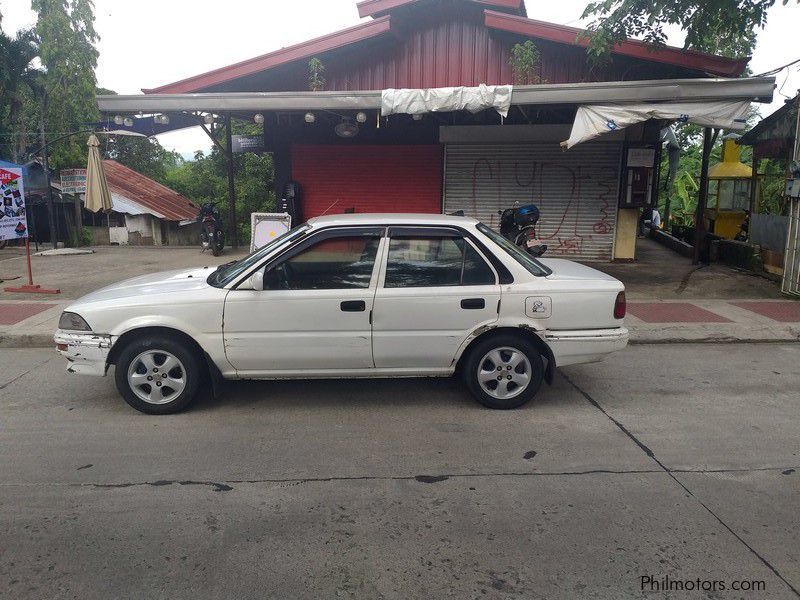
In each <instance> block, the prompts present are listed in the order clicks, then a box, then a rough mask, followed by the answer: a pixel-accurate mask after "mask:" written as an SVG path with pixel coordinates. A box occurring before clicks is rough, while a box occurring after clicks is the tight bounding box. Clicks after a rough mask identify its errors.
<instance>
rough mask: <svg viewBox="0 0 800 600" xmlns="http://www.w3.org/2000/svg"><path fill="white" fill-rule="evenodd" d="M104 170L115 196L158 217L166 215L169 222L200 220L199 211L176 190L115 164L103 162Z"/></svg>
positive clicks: (115, 162) (113, 161)
mask: <svg viewBox="0 0 800 600" xmlns="http://www.w3.org/2000/svg"><path fill="white" fill-rule="evenodd" d="M103 170H104V171H105V173H106V180H107V181H108V187H109V189H110V190H111V191H112V192H114V193H117V194H121V195H122V196H125V197H126V198H129V199H130V200H133V201H134V202H137V203H138V204H141V205H142V206H144V207H146V208H149V209H150V210H152V211H154V212H156V213H158V214H159V215H164V218H165V219H167V220H168V221H184V220H186V219H194V218H195V217H197V213H198V211H199V209H198V207H197V206H196V205H195V204H194V203H193V202H192V201H191V200H189V199H188V198H186V197H184V196H181V195H180V194H179V193H178V192H176V191H175V190H172V189H170V188H168V187H166V186H164V185H161V184H160V183H158V182H156V181H153V180H152V179H150V178H149V177H145V176H144V175H142V174H141V173H137V172H136V171H134V170H133V169H129V168H128V167H126V166H125V165H121V164H120V163H118V162H117V161H115V160H104V161H103Z"/></svg>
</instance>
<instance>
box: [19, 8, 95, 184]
mask: <svg viewBox="0 0 800 600" xmlns="http://www.w3.org/2000/svg"><path fill="white" fill-rule="evenodd" d="M31 7H32V8H33V10H34V11H35V12H36V14H37V21H36V26H35V28H34V31H35V32H36V35H37V37H38V39H39V52H40V58H41V63H42V67H43V68H44V71H45V74H44V78H43V79H44V86H43V87H44V96H43V100H42V105H41V109H42V112H43V114H44V124H45V128H46V129H47V130H48V131H53V132H69V131H78V130H80V129H82V128H85V126H86V124H87V123H89V122H92V121H95V120H97V118H98V111H97V106H96V104H95V86H96V77H95V67H96V66H97V56H98V53H97V49H96V48H95V44H96V43H97V40H98V39H99V37H98V35H97V32H96V31H95V29H94V3H93V2H92V0H32V2H31ZM85 141H86V140H85V139H83V138H82V137H80V136H75V137H71V138H67V139H65V140H64V141H62V142H59V143H58V144H55V145H54V146H53V147H52V148H51V149H50V155H51V165H52V166H53V167H54V168H56V169H60V168H65V167H78V166H82V165H84V164H85V163H86V155H87V150H86V144H85Z"/></svg>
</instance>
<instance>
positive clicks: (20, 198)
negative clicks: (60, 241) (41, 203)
mask: <svg viewBox="0 0 800 600" xmlns="http://www.w3.org/2000/svg"><path fill="white" fill-rule="evenodd" d="M0 197H2V198H3V206H2V212H0V240H16V239H20V238H26V237H28V220H27V217H26V216H25V187H24V184H23V182H22V169H13V168H8V169H3V168H0Z"/></svg>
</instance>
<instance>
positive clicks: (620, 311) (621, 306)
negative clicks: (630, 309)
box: [614, 292, 627, 319]
mask: <svg viewBox="0 0 800 600" xmlns="http://www.w3.org/2000/svg"><path fill="white" fill-rule="evenodd" d="M626 310H627V304H626V303H625V292H620V293H619V294H617V301H616V302H614V318H615V319H624V318H625V311H626Z"/></svg>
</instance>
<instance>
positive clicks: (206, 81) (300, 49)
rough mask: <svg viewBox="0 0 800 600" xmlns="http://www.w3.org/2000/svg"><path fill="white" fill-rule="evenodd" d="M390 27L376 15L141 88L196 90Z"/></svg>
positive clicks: (166, 91)
mask: <svg viewBox="0 0 800 600" xmlns="http://www.w3.org/2000/svg"><path fill="white" fill-rule="evenodd" d="M391 27H392V25H391V21H390V19H389V16H388V15H387V16H385V17H381V18H380V19H375V20H373V21H368V22H367V23H362V24H361V25H356V26H355V27H349V28H347V29H343V30H341V31H337V32H335V33H330V34H328V35H324V36H322V37H318V38H315V39H313V40H309V41H307V42H303V43H301V44H296V45H294V46H289V47H287V48H281V49H280V50H277V51H275V52H270V53H268V54H262V55H261V56H256V57H255V58H251V59H249V60H245V61H242V62H238V63H235V64H232V65H230V66H227V67H222V68H220V69H214V70H213V71H208V72H207V73H202V74H200V75H195V76H194V77H189V78H187V79H182V80H180V81H176V82H175V83H169V84H167V85H162V86H160V87H157V88H152V89H146V90H142V91H143V92H144V93H145V94H186V93H191V92H196V91H198V90H201V89H203V88H207V87H209V86H212V85H217V84H219V83H223V82H225V81H230V80H231V79H237V78H239V77H244V76H246V75H252V74H254V73H259V72H261V71H266V70H267V69H271V68H273V67H277V66H278V65H282V64H285V63H288V62H292V61H295V60H300V59H303V58H310V57H312V56H315V55H317V54H320V53H322V52H327V51H329V50H335V49H336V48H341V47H342V46H347V45H350V44H355V43H356V42H361V41H364V40H367V39H369V38H374V37H376V36H379V35H383V34H385V33H388V32H389V31H390V30H391Z"/></svg>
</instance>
